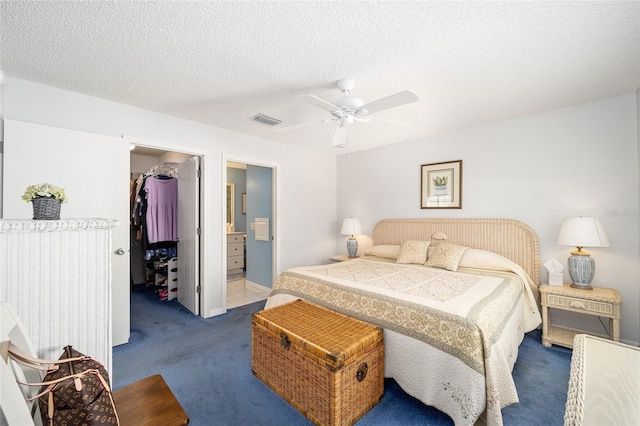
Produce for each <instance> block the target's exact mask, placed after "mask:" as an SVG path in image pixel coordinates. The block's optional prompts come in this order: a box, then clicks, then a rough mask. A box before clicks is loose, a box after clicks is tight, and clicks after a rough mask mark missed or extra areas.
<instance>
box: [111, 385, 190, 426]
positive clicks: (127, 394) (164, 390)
mask: <svg viewBox="0 0 640 426" xmlns="http://www.w3.org/2000/svg"><path fill="white" fill-rule="evenodd" d="M113 400H114V402H115V404H116V410H117V411H118V417H119V418H120V425H121V426H145V425H146V426H152V425H153V426H156V425H162V426H184V425H188V424H189V416H188V415H187V413H186V412H185V411H184V409H183V408H182V406H181V405H180V403H179V402H178V400H177V399H176V397H175V395H174V394H173V392H171V389H169V386H167V383H166V382H165V381H164V379H163V378H162V376H161V375H159V374H156V375H155V376H150V377H147V378H146V379H142V380H138V381H137V382H134V383H131V384H130V385H127V386H125V387H122V388H120V389H118V390H115V391H113Z"/></svg>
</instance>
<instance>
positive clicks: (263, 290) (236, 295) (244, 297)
mask: <svg viewBox="0 0 640 426" xmlns="http://www.w3.org/2000/svg"><path fill="white" fill-rule="evenodd" d="M270 292H271V289H270V288H267V287H263V286H261V285H259V284H255V283H252V282H251V281H247V280H246V278H244V277H243V278H240V279H236V280H234V281H227V309H231V308H237V307H238V306H243V305H248V304H249V303H253V302H259V301H260V300H266V299H267V297H269V293H270Z"/></svg>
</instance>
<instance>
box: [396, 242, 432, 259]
mask: <svg viewBox="0 0 640 426" xmlns="http://www.w3.org/2000/svg"><path fill="white" fill-rule="evenodd" d="M429 244H431V241H420V240H407V241H403V242H402V244H401V245H400V251H399V252H398V258H397V259H396V263H416V264H424V262H425V261H426V260H427V250H428V248H429Z"/></svg>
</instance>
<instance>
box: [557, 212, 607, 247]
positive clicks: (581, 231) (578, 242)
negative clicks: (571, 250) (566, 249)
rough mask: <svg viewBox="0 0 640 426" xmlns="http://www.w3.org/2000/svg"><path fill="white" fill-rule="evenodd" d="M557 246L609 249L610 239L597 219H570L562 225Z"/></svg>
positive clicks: (565, 220)
mask: <svg viewBox="0 0 640 426" xmlns="http://www.w3.org/2000/svg"><path fill="white" fill-rule="evenodd" d="M557 244H558V245H560V246H573V247H609V239H608V238H607V234H606V233H605V232H604V227H603V226H602V223H601V222H600V219H598V218H597V217H569V218H566V219H564V220H563V221H562V225H560V232H559V234H558V241H557Z"/></svg>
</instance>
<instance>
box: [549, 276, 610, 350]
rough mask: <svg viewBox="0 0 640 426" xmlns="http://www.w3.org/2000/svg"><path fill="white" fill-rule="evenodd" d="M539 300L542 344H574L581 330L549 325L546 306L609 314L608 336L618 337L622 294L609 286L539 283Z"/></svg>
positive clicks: (595, 313)
mask: <svg viewBox="0 0 640 426" xmlns="http://www.w3.org/2000/svg"><path fill="white" fill-rule="evenodd" d="M540 303H541V304H542V344H543V345H544V346H546V347H551V345H552V344H555V345H559V346H564V347H566V348H572V347H573V339H574V336H575V335H576V334H578V333H584V332H581V331H576V330H570V329H568V328H564V327H559V326H557V325H552V324H551V321H550V318H549V309H550V308H553V309H560V310H563V311H571V312H578V313H581V314H585V315H594V316H599V317H604V318H609V336H608V337H609V339H610V340H614V341H616V342H619V341H620V304H621V303H622V298H621V297H620V294H619V293H618V292H617V290H615V289H612V288H601V287H593V290H582V289H577V288H572V287H571V285H570V284H564V285H563V286H562V287H560V286H552V285H547V284H543V285H541V286H540Z"/></svg>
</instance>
